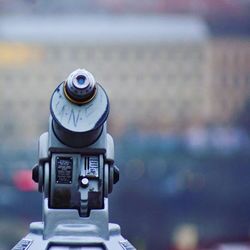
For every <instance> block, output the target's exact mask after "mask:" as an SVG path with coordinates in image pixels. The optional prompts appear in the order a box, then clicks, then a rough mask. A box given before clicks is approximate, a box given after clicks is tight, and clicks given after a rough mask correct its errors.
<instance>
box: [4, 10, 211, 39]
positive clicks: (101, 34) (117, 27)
mask: <svg viewBox="0 0 250 250" xmlns="http://www.w3.org/2000/svg"><path fill="white" fill-rule="evenodd" d="M0 22H1V26H0V38H1V40H4V41H15V42H18V41H22V42H38V43H53V42H54V43H62V44H64V43H65V42H67V43H74V42H84V43H102V44H103V43H111V42H112V43H123V42H124V41H125V42H126V43H128V42H139V43H141V42H142V41H143V42H159V41H161V42H165V41H190V40H191V41H200V40H204V39H206V38H207V37H208V36H209V31H208V27H207V25H206V23H205V22H204V21H203V20H202V19H201V18H199V17H194V16H188V15H187V16H183V15H169V16H156V15H153V16H132V15H126V16H107V15H87V16H73V15H72V16H46V17H44V16H12V17H6V16H5V17H0Z"/></svg>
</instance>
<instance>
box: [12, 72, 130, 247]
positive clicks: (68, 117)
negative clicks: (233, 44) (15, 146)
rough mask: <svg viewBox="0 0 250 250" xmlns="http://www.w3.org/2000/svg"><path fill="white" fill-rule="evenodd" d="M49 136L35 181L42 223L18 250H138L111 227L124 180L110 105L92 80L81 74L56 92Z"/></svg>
mask: <svg viewBox="0 0 250 250" xmlns="http://www.w3.org/2000/svg"><path fill="white" fill-rule="evenodd" d="M50 112H51V115H50V118H49V131H48V132H46V133H44V134H42V135H41V136H40V139H39V159H38V164H37V165H35V167H34V168H33V180H34V181H35V182H37V183H38V189H39V191H40V192H43V222H33V223H31V225H30V233H29V234H28V235H27V236H26V237H25V238H23V239H22V240H21V241H20V242H19V243H18V244H17V245H16V246H15V247H14V248H13V250H20V249H22V250H26V249H28V250H45V249H46V250H59V249H64V250H66V249H67V250H68V249H72V250H73V249H74V250H76V249H77V250H80V249H84V250H86V249H89V250H97V249H98V250H104V249H114V250H119V249H125V250H126V249H127V250H132V249H135V248H134V247H133V246H132V245H131V244H130V243H129V242H128V241H127V240H125V239H124V238H123V237H122V236H121V234H120V227H119V226H118V225H116V224H112V223H109V217H108V198H107V197H108V194H109V193H111V192H112V189H113V184H115V183H116V182H117V181H118V180H119V170H118V168H117V167H116V166H115V164H114V143H113V139H112V137H111V136H110V135H109V134H108V133H107V128H106V120H107V118H108V114H109V99H108V96H107V94H106V92H105V90H104V89H103V88H102V86H101V85H100V84H98V83H97V82H96V81H95V79H94V77H93V75H92V74H91V73H90V72H88V71H86V70H84V69H78V70H76V71H74V72H73V73H71V74H70V75H69V77H68V78H67V79H66V80H65V81H64V82H62V83H61V84H60V85H59V86H58V87H57V88H56V90H55V91H54V93H53V94H52V97H51V101H50Z"/></svg>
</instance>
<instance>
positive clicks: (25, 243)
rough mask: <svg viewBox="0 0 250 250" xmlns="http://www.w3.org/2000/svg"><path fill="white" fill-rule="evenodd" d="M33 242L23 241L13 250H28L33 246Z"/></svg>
mask: <svg viewBox="0 0 250 250" xmlns="http://www.w3.org/2000/svg"><path fill="white" fill-rule="evenodd" d="M32 242H33V240H29V239H22V240H21V241H19V242H18V243H17V245H15V246H14V248H13V249H12V250H27V249H28V248H29V247H30V246H31V244H32Z"/></svg>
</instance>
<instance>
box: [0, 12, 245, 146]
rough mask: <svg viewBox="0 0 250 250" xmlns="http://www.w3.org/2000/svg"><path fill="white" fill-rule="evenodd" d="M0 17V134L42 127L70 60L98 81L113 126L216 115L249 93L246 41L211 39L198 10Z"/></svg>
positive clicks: (157, 127)
mask: <svg viewBox="0 0 250 250" xmlns="http://www.w3.org/2000/svg"><path fill="white" fill-rule="evenodd" d="M1 23H2V25H1V29H0V32H1V36H2V42H1V44H0V52H2V53H0V88H1V92H0V98H1V99H0V103H1V105H0V120H1V129H0V131H1V133H2V134H1V138H5V140H7V141H8V138H9V136H10V135H11V136H12V137H13V136H15V138H16V139H17V140H18V141H20V142H25V141H27V142H29V141H30V140H32V139H33V140H36V138H37V136H38V135H39V134H40V133H42V132H43V131H44V130H46V129H47V122H48V114H49V98H50V96H51V94H52V91H53V90H54V89H55V87H56V86H57V85H58V84H59V83H60V82H62V81H63V80H64V79H65V78H66V77H67V74H69V73H70V72H71V71H73V70H74V69H76V68H79V67H85V68H86V69H88V70H89V71H91V72H93V74H94V76H95V78H96V80H97V81H98V82H100V83H102V84H103V85H104V86H105V88H106V89H107V92H108V94H109V96H110V99H111V105H112V106H111V122H110V125H111V128H112V130H113V132H117V133H122V132H123V131H125V130H127V129H128V128H130V127H139V128H140V129H142V130H147V131H150V130H151V131H161V132H162V131H167V130H176V129H178V130H179V129H183V128H187V127H190V126H196V125H199V126H203V125H206V124H211V123H212V124H213V123H219V124H220V123H225V122H228V121H230V119H232V117H233V116H234V114H235V113H236V112H238V111H239V110H240V109H241V107H242V104H243V103H244V100H246V99H247V98H249V96H250V95H249V86H250V83H249V65H250V64H249V60H250V54H249V53H250V46H249V45H250V41H249V40H243V39H242V40H240V39H239V40H228V39H213V38H212V37H210V36H209V31H208V28H207V26H206V24H205V23H204V22H203V21H202V20H201V19H199V18H194V17H185V16H182V17H175V16H170V17H141V18H138V17H137V18H135V17H125V18H117V17H116V18H112V17H111V18H110V17H98V18H95V17H87V18H85V19H82V18H76V19H74V18H71V19H65V17H63V18H59V19H58V17H57V18H54V19H53V18H52V19H51V18H49V19H46V21H43V19H42V18H40V19H39V18H32V17H29V18H28V19H24V18H21V19H20V18H3V19H2V22H1ZM12 140H13V138H12Z"/></svg>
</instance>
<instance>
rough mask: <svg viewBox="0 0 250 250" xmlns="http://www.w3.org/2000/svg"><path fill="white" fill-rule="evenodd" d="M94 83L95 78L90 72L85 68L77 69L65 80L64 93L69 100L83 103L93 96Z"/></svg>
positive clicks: (94, 91)
mask: <svg viewBox="0 0 250 250" xmlns="http://www.w3.org/2000/svg"><path fill="white" fill-rule="evenodd" d="M95 85H96V82H95V79H94V77H93V75H92V74H91V73H90V72H88V71H87V70H85V69H77V70H75V71H74V72H72V73H71V74H70V75H69V76H68V78H67V80H66V81H65V86H64V87H65V95H66V97H67V98H68V100H69V101H71V102H73V103H77V104H83V103H86V102H88V101H90V100H92V98H93V97H94V96H95V94H96V86H95Z"/></svg>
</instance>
